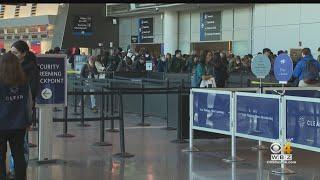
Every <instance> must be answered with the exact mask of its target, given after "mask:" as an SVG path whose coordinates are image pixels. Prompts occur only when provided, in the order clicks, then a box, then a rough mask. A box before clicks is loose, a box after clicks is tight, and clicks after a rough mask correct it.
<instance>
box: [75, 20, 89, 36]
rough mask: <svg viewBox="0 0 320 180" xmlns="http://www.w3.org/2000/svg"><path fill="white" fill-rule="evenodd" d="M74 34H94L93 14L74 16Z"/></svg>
mask: <svg viewBox="0 0 320 180" xmlns="http://www.w3.org/2000/svg"><path fill="white" fill-rule="evenodd" d="M73 34H74V35H85V36H86V35H92V34H93V31H92V17H91V16H86V15H84V16H74V19H73Z"/></svg>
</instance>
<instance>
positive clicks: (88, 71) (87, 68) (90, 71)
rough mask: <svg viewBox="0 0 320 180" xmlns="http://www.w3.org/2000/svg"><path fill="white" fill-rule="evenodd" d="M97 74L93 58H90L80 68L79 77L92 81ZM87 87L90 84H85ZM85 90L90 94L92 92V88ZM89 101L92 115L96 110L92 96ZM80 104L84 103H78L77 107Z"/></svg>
mask: <svg viewBox="0 0 320 180" xmlns="http://www.w3.org/2000/svg"><path fill="white" fill-rule="evenodd" d="M98 74H99V73H98V70H97V68H96V66H95V57H93V56H90V57H89V60H88V63H87V64H85V65H84V66H83V67H82V69H81V72H80V76H81V77H82V78H88V79H94V78H95V76H96V75H98ZM87 85H88V86H90V84H87ZM87 85H86V87H87ZM87 89H89V91H90V92H94V89H93V88H90V87H88V88H86V90H85V91H88V90H87ZM90 100H91V110H92V111H93V112H94V113H97V112H98V108H97V106H96V98H95V97H94V95H90ZM81 103H84V102H81V101H80V103H79V106H81Z"/></svg>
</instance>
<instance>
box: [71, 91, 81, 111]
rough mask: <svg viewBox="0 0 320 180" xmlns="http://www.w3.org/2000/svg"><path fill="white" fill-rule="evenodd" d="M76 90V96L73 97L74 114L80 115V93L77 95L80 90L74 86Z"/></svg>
mask: <svg viewBox="0 0 320 180" xmlns="http://www.w3.org/2000/svg"><path fill="white" fill-rule="evenodd" d="M74 92H75V95H74V98H73V103H74V109H73V115H80V113H78V112H77V109H78V108H77V106H78V105H77V102H78V95H77V92H78V88H76V87H74Z"/></svg>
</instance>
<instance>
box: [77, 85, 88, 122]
mask: <svg viewBox="0 0 320 180" xmlns="http://www.w3.org/2000/svg"><path fill="white" fill-rule="evenodd" d="M81 85H82V94H81V123H80V124H79V126H80V127H89V126H90V124H85V123H84V103H85V102H84V94H83V92H84V90H83V89H84V88H85V87H84V84H83V81H82V82H81Z"/></svg>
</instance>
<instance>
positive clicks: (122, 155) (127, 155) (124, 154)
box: [113, 90, 134, 158]
mask: <svg viewBox="0 0 320 180" xmlns="http://www.w3.org/2000/svg"><path fill="white" fill-rule="evenodd" d="M119 96H120V99H119V101H120V102H119V103H120V109H119V115H120V121H119V126H120V149H121V152H120V153H118V154H115V155H113V156H114V157H115V158H131V157H134V155H133V154H130V153H127V152H126V147H125V142H124V138H125V137H124V118H123V99H122V93H121V91H120V90H119Z"/></svg>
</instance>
